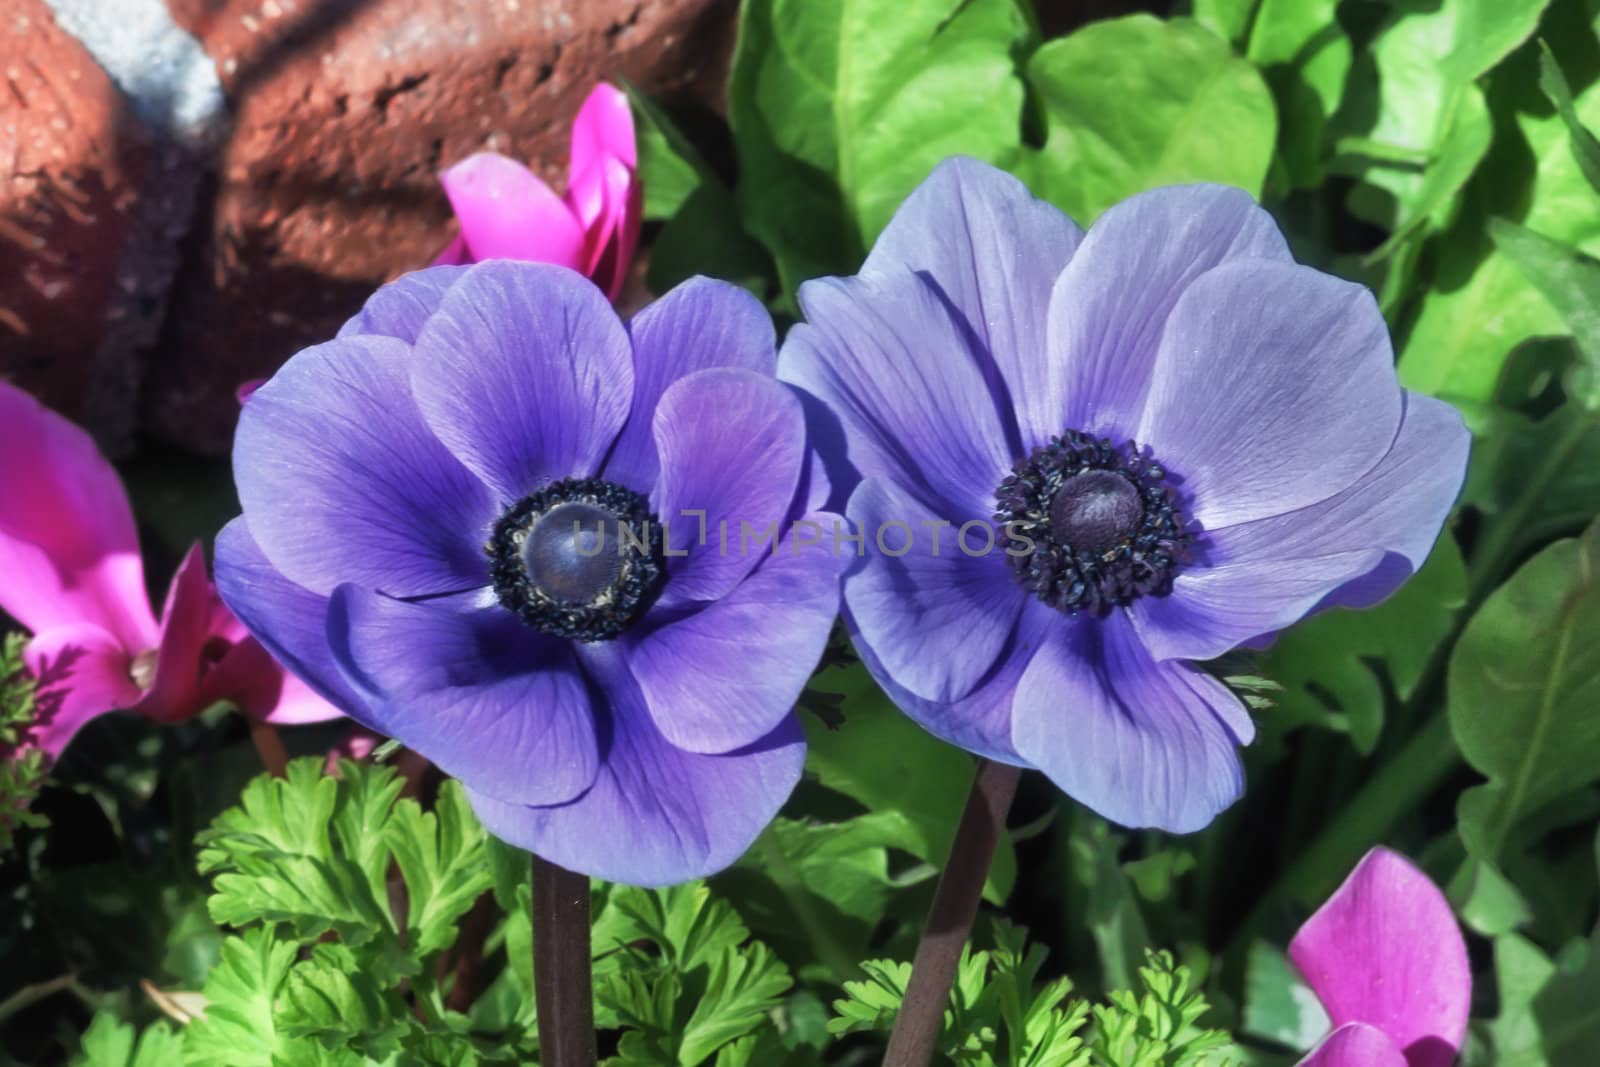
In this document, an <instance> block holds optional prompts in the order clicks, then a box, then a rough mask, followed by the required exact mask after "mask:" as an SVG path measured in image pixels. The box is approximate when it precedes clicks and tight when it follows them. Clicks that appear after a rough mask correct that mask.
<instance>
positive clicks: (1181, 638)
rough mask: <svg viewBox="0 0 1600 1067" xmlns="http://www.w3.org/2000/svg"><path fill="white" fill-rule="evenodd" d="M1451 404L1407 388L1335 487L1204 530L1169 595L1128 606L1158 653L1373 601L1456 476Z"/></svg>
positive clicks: (1220, 647)
mask: <svg viewBox="0 0 1600 1067" xmlns="http://www.w3.org/2000/svg"><path fill="white" fill-rule="evenodd" d="M1471 440H1472V438H1471V435H1470V434H1469V433H1468V432H1467V430H1466V427H1465V426H1464V425H1463V424H1462V422H1461V416H1460V415H1459V414H1458V413H1457V412H1456V410H1455V408H1452V407H1450V406H1449V405H1448V404H1443V403H1440V402H1439V401H1437V400H1434V399H1433V398H1431V397H1425V396H1421V395H1419V394H1416V393H1407V394H1406V396H1405V417H1404V420H1403V421H1402V422H1401V424H1400V433H1399V435H1398V436H1397V437H1396V438H1395V441H1394V445H1393V447H1392V448H1390V450H1389V454H1388V455H1387V456H1385V457H1384V458H1383V460H1382V461H1381V462H1379V464H1378V465H1377V466H1376V467H1374V468H1373V469H1372V470H1371V471H1369V472H1368V473H1367V474H1365V475H1364V476H1362V477H1361V479H1360V480H1358V481H1357V482H1356V483H1355V484H1354V485H1353V486H1351V487H1350V488H1348V489H1346V490H1345V491H1343V492H1342V493H1339V494H1337V495H1335V496H1332V497H1330V498H1328V499H1327V500H1324V501H1321V502H1320V503H1317V504H1313V505H1310V506H1309V507H1305V508H1301V509H1300V510H1298V511H1293V512H1289V513H1288V514H1285V515H1276V516H1273V517H1271V518H1266V519H1257V520H1255V521H1254V522H1248V523H1244V524H1241V525H1238V526H1230V527H1227V528H1225V529H1221V530H1217V531H1214V532H1213V533H1210V534H1208V535H1207V537H1206V540H1207V542H1208V545H1207V548H1206V552H1205V557H1204V561H1203V562H1199V563H1196V564H1195V565H1192V566H1190V567H1188V568H1186V569H1185V570H1184V571H1183V572H1182V573H1180V574H1179V575H1178V577H1177V578H1176V579H1175V580H1174V582H1173V588H1172V595H1171V596H1169V597H1145V598H1143V599H1140V600H1138V601H1135V602H1134V603H1133V604H1132V605H1130V607H1129V609H1128V610H1129V613H1130V614H1131V615H1132V616H1133V618H1134V621H1135V623H1136V625H1137V626H1138V628H1139V633H1140V635H1141V636H1142V637H1143V638H1144V640H1145V644H1146V645H1148V646H1149V648H1150V651H1151V652H1152V653H1154V654H1155V656H1156V658H1157V659H1211V658H1213V657H1215V656H1219V655H1221V654H1222V653H1223V652H1226V651H1228V650H1229V649H1231V648H1233V647H1235V646H1237V645H1239V644H1241V643H1243V642H1246V641H1249V640H1251V639H1252V638H1255V637H1257V636H1259V635H1261V634H1266V633H1270V632H1272V631H1275V630H1281V629H1283V628H1284V627H1286V626H1289V625H1290V624H1292V623H1294V622H1297V621H1299V620H1300V619H1301V618H1303V617H1304V616H1305V615H1306V614H1307V613H1308V612H1310V611H1312V610H1314V609H1317V608H1320V607H1325V606H1328V605H1329V598H1330V597H1333V598H1335V599H1339V598H1344V599H1342V601H1341V602H1344V603H1348V604H1351V605H1352V606H1355V605H1358V604H1359V605H1361V606H1366V605H1370V604H1372V603H1376V602H1377V601H1378V600H1381V599H1382V598H1383V597H1384V596H1387V595H1388V594H1389V593H1390V592H1393V590H1394V589H1395V588H1396V587H1397V586H1399V584H1400V583H1401V582H1403V581H1404V580H1405V579H1406V578H1408V577H1410V576H1411V574H1412V573H1413V572H1414V571H1415V570H1416V569H1417V568H1418V567H1420V566H1422V563H1423V561H1424V560H1425V559H1427V556H1428V553H1429V552H1430V551H1431V550H1432V549H1433V544H1434V541H1436V540H1437V539H1438V536H1439V529H1440V527H1441V526H1442V525H1443V523H1444V520H1445V518H1446V516H1448V515H1449V514H1450V507H1451V505H1452V504H1453V503H1454V502H1455V498H1456V494H1457V493H1458V492H1460V490H1461V482H1462V479H1463V478H1464V477H1465V475H1466V464H1467V451H1468V449H1469V447H1470V445H1471Z"/></svg>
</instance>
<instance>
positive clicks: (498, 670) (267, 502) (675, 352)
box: [217, 260, 841, 885]
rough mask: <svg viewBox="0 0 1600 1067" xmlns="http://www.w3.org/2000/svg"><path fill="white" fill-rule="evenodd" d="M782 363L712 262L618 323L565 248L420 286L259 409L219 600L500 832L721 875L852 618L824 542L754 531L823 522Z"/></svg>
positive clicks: (576, 857) (633, 868)
mask: <svg viewBox="0 0 1600 1067" xmlns="http://www.w3.org/2000/svg"><path fill="white" fill-rule="evenodd" d="M775 362H776V354H775V351H774V339H773V332H772V325H771V322H770V320H769V319H768V317H767V315H766V312H765V310H764V309H763V308H762V307H761V305H760V304H759V303H758V302H757V301H756V300H755V299H754V298H752V297H751V296H749V295H748V294H747V293H745V292H743V291H742V290H740V289H738V288H736V287H734V286H731V285H726V284H724V283H721V282H715V281H711V280H708V279H704V278H699V279H694V280H691V281H689V282H686V283H684V284H683V285H681V286H679V287H678V288H676V289H674V290H673V291H672V292H670V293H668V294H667V295H666V296H664V297H662V298H661V299H660V300H659V301H657V302H656V303H655V304H653V305H651V306H650V307H648V308H646V309H645V310H643V311H641V312H640V313H639V314H638V315H637V316H636V317H634V319H633V320H632V321H631V322H630V323H628V324H627V325H626V326H624V324H623V323H622V322H621V321H620V320H619V319H618V318H617V315H616V313H615V312H614V311H613V310H612V308H611V306H610V305H609V304H608V303H607V301H606V297H605V295H604V294H603V293H602V292H601V291H600V290H599V289H597V288H595V286H594V285H593V284H591V283H590V282H589V281H587V280H585V279H584V278H583V277H581V276H580V275H578V274H576V273H574V272H572V271H570V270H567V269H565V268H562V267H557V266H552V265H549V264H536V263H526V262H512V261H508V260H491V261H488V262H484V263H480V264H477V265H475V266H471V267H435V268H432V269H429V270H425V271H421V272H418V273H416V274H411V275H407V276H406V277H404V278H402V279H400V280H399V281H397V282H395V283H393V284H391V285H388V286H386V287H384V288H383V289H381V290H379V292H378V293H377V294H376V295H375V296H374V297H373V298H372V300H371V301H370V302H369V303H368V304H367V306H366V308H365V309H364V310H363V311H362V312H361V313H360V314H359V315H358V316H357V317H356V318H355V319H353V320H351V321H350V322H349V323H348V324H346V326H345V327H344V329H343V330H341V331H340V334H339V336H338V338H337V339H336V340H333V341H330V342H328V343H326V344H321V345H317V346H315V347H312V348H308V349H306V350H305V351H303V352H301V353H299V354H298V355H296V356H295V357H294V358H293V359H291V360H290V361H289V362H288V363H287V364H286V365H285V366H284V367H283V369H282V370H280V371H279V372H278V373H277V375H276V376H274V377H273V378H272V379H271V380H270V381H268V382H267V383H266V384H265V385H263V386H262V387H261V388H260V390H259V391H258V392H257V393H256V394H255V395H254V396H253V397H252V398H251V400H250V403H249V404H247V405H246V406H245V409H244V413H243V415H242V416H241V418H240V421H239V430H238V436H237V439H236V442H235V446H234V475H235V479H236V481H237V482H238V487H239V498H240V501H241V503H242V504H243V508H244V515H243V516H242V517H241V518H239V519H236V520H234V522H232V523H231V524H230V525H229V526H228V527H227V528H226V529H225V530H224V531H223V533H222V535H221V537H220V538H219V541H218V549H217V557H218V559H217V573H218V583H219V586H220V589H221V591H222V595H223V597H224V598H225V599H226V601H227V602H228V604H229V605H230V606H232V607H233V609H234V610H235V611H236V612H237V613H238V615H239V617H240V618H241V619H243V620H244V622H245V624H246V625H247V626H248V627H249V628H250V630H251V632H252V633H254V634H255V635H256V636H257V637H258V638H260V639H261V641H262V642H263V643H265V644H266V645H267V646H268V647H269V648H270V649H272V651H273V652H274V653H275V654H276V655H278V656H279V657H280V658H281V659H282V660H283V662H285V663H286V664H288V665H289V666H290V668H291V669H293V670H294V671H295V672H296V673H297V674H299V675H300V676H301V677H302V678H304V679H305V680H306V681H307V682H309V683H310V684H311V685H312V686H314V687H315V688H316V689H318V690H319V691H320V692H322V693H324V694H325V695H326V696H327V697H328V698H329V699H330V700H332V701H333V702H334V703H336V704H338V705H339V706H341V707H343V708H345V709H347V710H348V711H349V713H350V715H351V716H352V717H354V718H355V719H357V720H358V721H360V722H361V723H363V724H364V725H366V726H368V727H370V728H372V729H373V730H376V731H379V732H381V733H384V734H387V735H389V736H391V737H395V738H398V739H399V740H400V741H402V742H403V743H405V744H406V745H407V746H409V747H411V748H412V749H414V750H416V751H417V752H419V753H421V754H422V755H424V756H426V757H428V758H429V759H431V760H432V761H433V762H434V763H436V764H437V765H438V766H439V767H440V768H442V769H443V770H445V771H446V772H448V773H450V774H453V775H455V776H456V777H457V778H459V779H460V780H461V782H462V784H463V785H465V786H466V788H467V791H468V795H469V797H470V798H471V800H472V803H473V806H474V807H475V808H476V810H477V812H478V814H479V816H480V817H481V818H482V820H483V822H484V824H485V825H486V826H487V827H488V828H489V829H490V830H491V831H492V832H493V833H495V834H496V835H497V836H499V837H501V838H503V839H505V840H507V841H510V842H513V843H515V844H517V845H520V846H522V847H525V848H528V849H531V850H532V851H534V852H536V853H538V854H539V855H540V856H543V857H544V858H546V859H548V860H550V861H552V862H554V863H556V864H559V865H561V866H563V867H567V868H570V869H572V870H575V871H580V872H583V873H586V874H591V875H596V876H599V877H603V878H607V879H611V880H614V881H621V882H630V883H635V884H641V885H663V884H668V883H672V882H678V881H683V880H685V879H689V878H693V877H699V876H702V875H705V874H708V873H710V872H712V871H715V870H717V869H719V868H721V867H723V866H726V865H727V864H728V863H730V862H732V861H733V860H734V859H735V858H736V857H737V856H738V855H739V854H740V853H741V852H743V851H744V849H745V848H746V847H747V846H748V845H749V843H750V842H751V841H752V840H753V839H754V838H755V836H756V835H757V834H758V833H759V832H760V831H761V829H762V828H763V827H764V826H765V825H766V824H767V822H768V821H769V820H770V819H771V818H772V816H773V815H774V814H775V813H776V811H777V810H778V807H779V806H780V805H781V804H782V803H783V801H784V799H785V798H786V797H787V796H788V795H789V792H790V791H791V790H792V789H793V787H794V785H795V782H796V781H797V780H798V778H799V776H800V768H801V764H802V762H803V760H804V754H805V752H804V742H803V740H802V735H801V732H800V729H799V727H798V725H797V723H796V722H795V719H794V715H793V710H792V709H793V707H794V703H795V701H796V699H797V698H798V696H799V694H800V691H801V689H802V688H803V687H804V685H805V682H806V679H807V677H808V676H809V674H810V672H811V670H812V668H813V667H814V666H815V665H816V663H817V661H818V659H819V658H820V656H821V654H822V650H823V647H824V645H825V643H826V641H827V637H828V632H829V629H830V627H831V625H832V622H833V619H834V617H835V615H836V612H837V608H838V595H839V594H838V584H839V583H838V576H839V571H840V570H841V561H840V560H839V559H838V558H837V557H836V556H835V555H834V554H833V553H831V552H826V551H822V550H821V549H820V548H818V549H815V550H812V551H800V550H799V539H794V540H793V542H792V543H793V544H794V546H795V547H794V549H793V550H791V548H790V547H789V544H788V543H784V544H782V545H781V547H780V545H778V544H774V543H773V542H774V541H775V540H776V539H774V538H770V537H768V538H765V539H763V538H762V536H761V535H762V534H766V533H768V532H769V531H770V530H771V529H772V528H774V527H780V528H781V527H782V526H783V524H787V523H790V522H791V521H795V520H798V521H811V522H816V523H818V524H819V526H820V527H821V528H824V529H826V528H827V527H828V525H829V524H830V523H831V521H832V516H828V515H823V514H808V513H810V512H813V511H814V510H815V509H814V508H813V507H811V506H809V505H808V501H809V502H815V503H820V500H821V498H822V497H823V496H824V495H825V494H826V492H827V488H826V486H825V485H823V484H821V483H820V482H818V481H815V480H813V478H812V477H811V476H810V475H809V474H808V468H809V466H810V464H809V463H808V455H809V452H808V445H807V440H806V429H805V419H804V415H803V412H802V409H801V405H800V401H799V399H798V398H797V397H796V395H795V394H794V393H793V392H792V391H791V390H790V389H789V388H788V387H786V386H784V385H781V384H780V383H779V382H778V381H777V380H776V379H775V378H774V376H773V375H774V366H775ZM724 524H726V526H724ZM741 524H744V525H741ZM725 528H731V529H732V530H733V531H736V532H740V533H742V532H743V531H744V530H745V529H746V528H749V529H753V530H755V531H757V534H756V535H755V536H752V537H750V538H749V539H748V540H738V541H737V542H735V539H734V538H733V537H732V536H731V535H730V536H729V537H727V538H722V537H719V536H718V535H717V533H716V531H718V530H720V529H725ZM708 531H709V532H710V535H709V536H707V533H708Z"/></svg>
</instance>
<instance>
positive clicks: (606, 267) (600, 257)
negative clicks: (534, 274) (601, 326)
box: [583, 160, 644, 301]
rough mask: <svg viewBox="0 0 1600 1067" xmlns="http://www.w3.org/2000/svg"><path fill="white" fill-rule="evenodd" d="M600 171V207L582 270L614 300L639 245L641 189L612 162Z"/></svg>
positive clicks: (619, 166)
mask: <svg viewBox="0 0 1600 1067" xmlns="http://www.w3.org/2000/svg"><path fill="white" fill-rule="evenodd" d="M602 170H603V171H604V180H603V181H602V182H601V185H600V189H601V194H602V197H603V204H602V207H601V210H600V214H599V216H598V217H597V218H596V219H595V221H594V223H593V224H592V225H590V227H589V229H588V232H587V234H586V240H587V241H588V242H589V248H588V258H587V260H586V261H585V263H584V266H583V271H584V273H585V274H587V275H588V276H589V278H590V279H591V280H593V282H594V283H595V284H596V285H598V286H599V287H600V288H602V289H604V290H605V292H606V296H607V297H609V298H610V299H611V300H613V301H614V300H616V299H617V296H618V295H619V294H620V293H621V292H622V287H623V286H624V285H625V284H626V283H627V281H628V267H629V266H630V265H631V264H632V263H633V250H634V247H635V246H636V245H637V244H638V243H639V222H640V217H641V215H642V213H643V210H644V189H643V187H642V186H641V185H640V184H639V182H638V181H637V180H636V179H635V176H634V173H633V171H631V170H629V169H628V168H627V167H625V166H623V165H622V164H621V163H619V162H617V161H616V160H610V161H608V162H607V163H606V164H605V166H604V167H603V168H602Z"/></svg>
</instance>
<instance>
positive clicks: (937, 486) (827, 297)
mask: <svg viewBox="0 0 1600 1067" xmlns="http://www.w3.org/2000/svg"><path fill="white" fill-rule="evenodd" d="M800 304H801V306H802V307H803V308H804V309H805V313H806V318H807V320H808V321H807V322H803V323H800V324H798V325H796V326H795V327H794V328H793V329H791V330H790V331H789V336H788V338H787V339H786V340H785V341H784V344H783V350H782V351H781V352H780V353H779V355H778V376H779V377H780V378H782V379H783V380H784V381H787V382H792V383H793V384H795V385H797V386H799V387H800V388H801V389H804V390H805V391H806V392H807V393H809V394H811V395H812V396H814V397H816V398H817V399H818V400H819V401H821V402H822V403H823V404H825V405H827V406H828V407H829V408H831V409H832V414H833V416H834V417H836V418H837V419H838V422H839V427H840V430H841V431H842V440H841V441H839V442H837V443H838V444H842V445H843V447H844V448H845V450H846V451H847V454H848V455H847V458H848V462H849V464H850V465H851V466H852V467H853V468H854V470H855V471H856V472H857V474H858V475H859V476H860V477H862V478H888V479H890V480H892V481H895V482H899V483H900V484H902V485H908V486H912V487H914V488H915V490H916V491H917V493H918V495H920V496H922V497H924V499H925V501H926V503H927V504H928V505H929V506H930V507H933V508H935V509H936V511H937V512H938V513H939V514H940V516H941V517H942V518H947V519H952V520H954V521H956V522H958V523H959V522H965V521H966V520H968V519H973V518H978V517H980V516H986V515H988V514H989V513H990V512H991V511H992V510H993V508H994V489H995V486H997V485H999V484H1000V481H1001V479H1002V478H1003V477H1005V475H1006V473H1007V471H1008V470H1009V469H1010V467H1011V464H1012V461H1013V458H1014V457H1013V456H1012V455H1011V451H1010V448H1009V447H1008V445H1007V430H1006V425H1007V423H1006V421H1005V420H1003V419H1002V416H1001V413H1000V409H999V407H998V406H997V401H996V398H995V396H994V394H993V393H992V392H991V391H990V389H989V384H988V382H989V378H990V377H991V375H990V373H989V370H988V369H987V368H988V366H989V364H988V360H989V357H988V355H987V354H985V353H983V352H982V351H981V350H980V349H979V348H977V347H976V343H975V340H974V339H973V338H971V337H970V335H969V333H968V331H967V328H966V324H965V322H964V321H962V320H959V319H957V318H955V317H954V316H955V314H956V313H955V311H954V310H953V309H952V308H951V307H950V306H949V305H947V304H946V303H945V302H944V301H943V300H942V299H941V298H940V297H939V295H938V293H937V292H936V291H935V290H934V289H933V288H932V287H931V286H930V285H929V284H928V283H927V282H926V281H924V280H923V279H922V278H920V277H918V276H917V275H915V274H911V273H909V272H907V273H902V274H898V275H893V276H890V275H887V274H880V275H875V276H873V277H871V278H821V279H818V280H815V281H810V282H806V283H805V284H804V285H803V286H801V287H800ZM1009 417H1010V416H1009V414H1007V416H1006V419H1009ZM828 446H829V441H828V440H826V439H823V440H819V442H818V447H828Z"/></svg>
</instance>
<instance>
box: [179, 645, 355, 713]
mask: <svg viewBox="0 0 1600 1067" xmlns="http://www.w3.org/2000/svg"><path fill="white" fill-rule="evenodd" d="M215 640H216V638H215V637H213V641H215ZM219 700H226V701H228V702H229V703H230V704H233V705H234V706H235V707H237V708H238V709H239V710H240V711H242V712H244V714H246V715H248V716H250V717H251V718H253V719H262V720H265V721H266V722H270V723H276V724H278V725H289V726H293V725H298V724H300V723H308V722H326V721H327V720H329V719H337V718H339V717H341V716H342V715H343V714H344V713H343V712H342V711H340V710H339V709H338V708H336V707H334V706H333V705H332V704H330V703H328V702H327V701H326V700H324V699H322V698H321V697H320V696H318V695H317V694H316V693H314V692H312V691H311V688H310V687H309V686H307V685H306V684H305V683H304V682H302V681H301V680H300V679H299V678H296V677H295V676H294V675H292V674H290V673H289V672H288V671H286V670H284V668H283V667H282V665H280V664H279V663H278V662H277V661H276V660H274V659H273V658H272V655H271V654H270V653H269V652H268V651H267V650H266V649H265V648H263V647H262V645H261V643H260V642H259V641H257V640H256V639H255V638H253V637H242V638H241V639H240V640H239V641H238V642H237V643H236V644H234V645H232V646H231V647H229V648H228V649H227V651H226V652H225V653H223V655H222V658H221V659H220V660H219V661H218V662H217V664H216V665H215V666H214V667H212V668H211V669H210V670H209V671H208V672H207V673H206V675H205V681H204V682H203V684H202V685H201V687H200V698H199V701H198V703H199V706H200V707H202V708H205V707H209V706H210V705H212V704H214V703H216V702H217V701H219Z"/></svg>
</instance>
